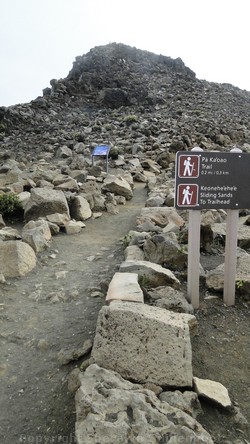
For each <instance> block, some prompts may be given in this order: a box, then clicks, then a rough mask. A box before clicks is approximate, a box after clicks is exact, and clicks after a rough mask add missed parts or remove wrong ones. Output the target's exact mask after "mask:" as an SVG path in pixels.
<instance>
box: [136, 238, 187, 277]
mask: <svg viewBox="0 0 250 444" xmlns="http://www.w3.org/2000/svg"><path fill="white" fill-rule="evenodd" d="M143 251H144V254H145V259H146V260H148V261H150V262H155V263H156V264H160V265H164V267H166V268H170V269H172V270H178V271H181V270H184V269H186V268H187V261H188V254H187V252H186V251H184V250H183V248H182V247H181V246H180V245H179V244H178V242H177V241H175V240H174V239H171V238H170V237H169V236H168V235H166V234H165V235H164V234H156V235H154V236H152V237H151V238H150V239H147V240H146V241H145V243H144V245H143Z"/></svg>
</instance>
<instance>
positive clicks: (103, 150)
mask: <svg viewBox="0 0 250 444" xmlns="http://www.w3.org/2000/svg"><path fill="white" fill-rule="evenodd" d="M109 150H110V146H108V145H98V146H96V147H95V148H94V151H93V153H92V156H107V155H108V153H109Z"/></svg>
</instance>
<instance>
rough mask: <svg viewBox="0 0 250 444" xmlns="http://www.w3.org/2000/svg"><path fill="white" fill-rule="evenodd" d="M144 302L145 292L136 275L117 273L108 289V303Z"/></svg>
mask: <svg viewBox="0 0 250 444" xmlns="http://www.w3.org/2000/svg"><path fill="white" fill-rule="evenodd" d="M114 300H121V301H134V302H143V292H142V290H141V287H140V285H139V284H138V274H136V273H115V274H114V276H113V278H112V280H111V282H110V284H109V288H108V293H107V296H106V301H108V302H110V301H114Z"/></svg>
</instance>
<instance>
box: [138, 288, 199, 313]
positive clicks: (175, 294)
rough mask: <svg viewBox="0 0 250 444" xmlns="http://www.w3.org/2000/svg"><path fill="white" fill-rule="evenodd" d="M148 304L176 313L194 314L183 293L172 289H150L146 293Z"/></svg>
mask: <svg viewBox="0 0 250 444" xmlns="http://www.w3.org/2000/svg"><path fill="white" fill-rule="evenodd" d="M146 295H147V298H148V299H149V302H150V304H152V305H155V306H156V307H160V308H165V309H166V310H172V311H175V312H177V313H190V314H192V313H193V312H194V309H193V306H192V305H191V304H190V303H189V302H188V301H187V299H186V297H185V295H184V293H182V292H181V291H178V290H175V289H174V288H172V287H157V288H151V289H150V290H147V292H146Z"/></svg>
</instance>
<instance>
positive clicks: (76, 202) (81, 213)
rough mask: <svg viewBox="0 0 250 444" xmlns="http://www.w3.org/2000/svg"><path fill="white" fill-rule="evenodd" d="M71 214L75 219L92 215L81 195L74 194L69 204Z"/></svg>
mask: <svg viewBox="0 0 250 444" xmlns="http://www.w3.org/2000/svg"><path fill="white" fill-rule="evenodd" d="M70 213H71V216H72V217H73V218H74V219H76V220H80V221H83V220H86V219H89V218H90V217H91V216H92V211H91V209H90V205H89V203H88V201H87V199H85V197H83V196H75V197H74V198H73V199H72V201H71V205H70Z"/></svg>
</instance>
